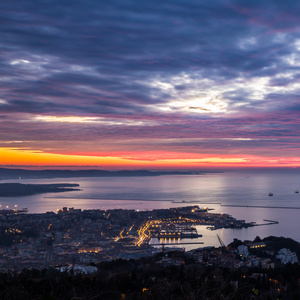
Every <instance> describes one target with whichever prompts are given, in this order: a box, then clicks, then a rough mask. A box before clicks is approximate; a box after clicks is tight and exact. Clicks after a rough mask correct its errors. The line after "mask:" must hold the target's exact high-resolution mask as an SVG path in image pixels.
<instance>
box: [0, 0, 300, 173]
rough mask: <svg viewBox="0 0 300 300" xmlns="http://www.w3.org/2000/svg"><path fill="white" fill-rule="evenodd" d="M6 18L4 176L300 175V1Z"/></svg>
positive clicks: (43, 10)
mask: <svg viewBox="0 0 300 300" xmlns="http://www.w3.org/2000/svg"><path fill="white" fill-rule="evenodd" d="M0 12H1V17H0V33H1V35H0V56H1V65H0V74H1V75H0V88H1V90H0V91H1V92H0V167H8V166H13V167H37V166H39V167H43V168H44V167H47V168H50V167H52V168H54V167H55V168H61V167H67V168H73V167H77V168H101V169H140V168H147V169H202V168H210V167H212V168H219V167H256V166H259V167H261V166H265V167H278V166H282V167H297V166H298V167H300V155H299V153H300V149H299V148H300V1H288V0H285V1H281V0H270V1H266V0H259V1H256V0H251V1H250V0H249V1H248V0H240V1H237V0H236V1H234V0H218V1H214V0H210V1H199V0H186V1H177V0H170V1H169V0H166V1H161V0H160V1H156V0H152V1H138V0H135V1H130V0H129V1H126V0H109V1H102V0H97V1H77V0H73V1H66V0H53V1H41V0H31V1H8V0H4V1H1V2H0Z"/></svg>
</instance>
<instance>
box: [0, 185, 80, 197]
mask: <svg viewBox="0 0 300 300" xmlns="http://www.w3.org/2000/svg"><path fill="white" fill-rule="evenodd" d="M78 186H79V184H76V183H55V184H21V183H0V197H21V196H31V195H36V194H44V193H60V192H71V191H80V189H78V188H76V187H78Z"/></svg>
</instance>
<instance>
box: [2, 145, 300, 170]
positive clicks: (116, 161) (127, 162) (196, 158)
mask: <svg viewBox="0 0 300 300" xmlns="http://www.w3.org/2000/svg"><path fill="white" fill-rule="evenodd" d="M163 154H164V153H163V152H161V151H157V153H156V152H155V151H153V152H151V156H150V155H149V152H145V153H143V152H139V153H137V155H136V156H137V157H138V158H137V159H134V156H135V155H134V153H126V154H125V153H123V155H118V154H112V155H111V156H109V155H105V156H104V155H103V156H89V155H73V154H72V155H70V154H57V153H46V152H41V151H34V150H28V149H18V148H0V157H1V159H0V165H1V166H2V167H12V166H13V167H17V166H28V167H43V166H49V167H51V166H56V167H59V168H67V167H68V166H72V167H74V166H75V167H76V166H78V168H80V166H84V167H89V166H90V167H91V168H95V166H96V168H107V169H124V168H127V169H137V168H152V169H163V168H166V169H170V168H173V169H174V168H178V169H184V168H185V169H195V168H197V167H199V168H200V167H299V166H300V159H299V158H274V157H259V156H249V155H245V156H243V157H242V156H241V155H231V156H229V155H216V154H205V155H204V154H197V153H191V154H189V153H173V152H166V153H165V159H164V158H162V157H164V155H163Z"/></svg>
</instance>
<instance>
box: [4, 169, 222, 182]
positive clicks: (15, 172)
mask: <svg viewBox="0 0 300 300" xmlns="http://www.w3.org/2000/svg"><path fill="white" fill-rule="evenodd" d="M205 173H207V172H206V171H197V172H195V171H190V172H188V171H187V172H185V171H148V170H120V171H107V170H25V169H9V168H0V179H18V178H20V179H21V178H27V179H28V178H31V179H38V178H78V177H130V176H132V177H133V176H136V177H137V176H161V175H203V174H205ZM213 173H219V172H213Z"/></svg>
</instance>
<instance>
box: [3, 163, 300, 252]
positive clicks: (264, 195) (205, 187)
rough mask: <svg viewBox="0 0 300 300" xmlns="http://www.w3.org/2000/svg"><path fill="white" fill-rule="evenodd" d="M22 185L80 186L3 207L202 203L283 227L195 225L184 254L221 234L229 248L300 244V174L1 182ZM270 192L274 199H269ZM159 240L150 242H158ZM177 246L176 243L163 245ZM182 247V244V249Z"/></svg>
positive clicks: (40, 209) (209, 243) (6, 201)
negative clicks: (258, 242)
mask: <svg viewBox="0 0 300 300" xmlns="http://www.w3.org/2000/svg"><path fill="white" fill-rule="evenodd" d="M0 182H1V183H5V182H20V183H78V184H79V185H80V189H81V190H80V191H73V192H64V193H49V194H41V195H34V196H26V197H10V198H5V197H2V198H1V197H0V205H1V207H2V208H5V207H7V206H9V208H14V207H15V206H17V207H18V208H25V207H26V208H28V210H29V213H43V212H47V211H56V210H57V209H61V208H62V207H64V206H66V207H74V208H81V209H114V208H122V209H135V210H152V209H159V208H170V207H178V206H189V205H199V206H200V207H208V208H211V209H214V210H213V211H212V212H216V213H227V214H230V215H232V216H233V217H235V218H236V219H240V220H245V221H246V222H257V224H264V223H266V221H264V220H274V221H278V222H279V224H275V225H264V226H255V227H251V228H247V229H246V228H245V229H219V230H213V231H211V230H208V229H207V228H206V226H197V229H198V233H199V234H202V235H203V237H202V238H199V239H196V240H195V239H193V240H189V239H185V240H184V242H189V241H191V242H203V244H199V245H197V244H194V245H184V247H185V248H186V250H189V249H192V248H198V247H205V246H219V245H220V244H219V240H218V238H217V234H218V235H219V236H220V238H221V239H222V241H223V242H224V243H225V244H229V243H230V242H231V241H232V240H233V239H234V238H238V239H240V240H253V239H254V238H255V237H256V236H259V237H261V238H264V237H267V236H270V235H274V236H284V237H290V238H293V239H294V240H297V241H299V242H300V193H295V191H296V190H299V191H300V170H299V169H290V170H284V171H283V170H277V169H275V170H273V171H271V170H264V171H256V170H243V171H227V172H224V173H208V174H205V175H169V176H154V177H109V178H108V177H97V178H94V177H93V178H72V179H69V178H54V179H20V180H1V181H0ZM270 192H272V193H273V196H269V193H270ZM157 242H158V240H154V239H153V241H152V243H157ZM164 242H167V243H172V244H174V245H178V240H169V241H164ZM178 246H179V245H178Z"/></svg>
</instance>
